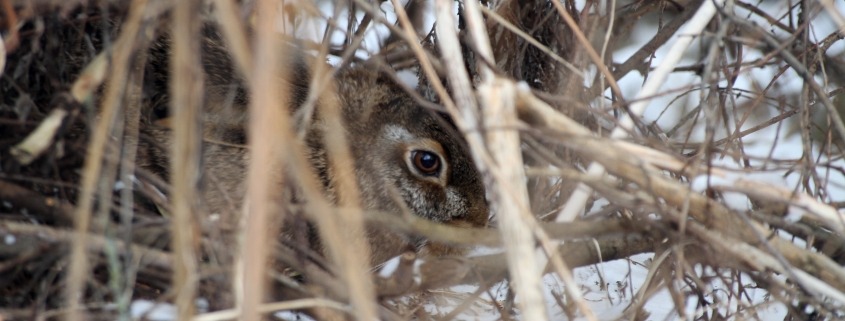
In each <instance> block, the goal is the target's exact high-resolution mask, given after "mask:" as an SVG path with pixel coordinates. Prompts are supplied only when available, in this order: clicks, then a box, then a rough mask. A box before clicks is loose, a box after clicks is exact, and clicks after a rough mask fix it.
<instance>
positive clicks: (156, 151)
mask: <svg viewBox="0 0 845 321" xmlns="http://www.w3.org/2000/svg"><path fill="white" fill-rule="evenodd" d="M206 33H207V34H209V35H208V36H207V38H208V39H206V40H205V41H204V45H203V56H202V65H203V67H204V71H205V73H206V77H205V78H206V83H205V88H206V96H205V105H204V111H205V115H206V116H205V121H204V125H203V126H204V133H205V136H206V138H207V140H206V143H205V144H204V145H203V156H202V157H203V163H204V165H203V177H204V179H203V182H204V183H203V186H202V188H203V200H202V202H203V204H204V206H205V208H206V210H207V211H208V212H211V213H216V212H225V211H238V210H239V209H240V206H241V204H242V202H243V197H244V192H245V182H244V181H245V178H246V169H247V167H248V163H249V160H248V152H247V150H246V149H245V145H246V140H247V137H246V132H247V130H246V125H247V112H246V110H247V107H246V106H247V104H248V102H249V98H248V97H247V92H248V90H247V89H246V87H245V84H244V83H243V82H242V81H240V80H238V79H237V77H233V75H235V74H236V73H235V72H234V67H233V65H232V62H231V58H230V56H229V54H228V53H227V51H226V49H225V48H224V47H223V45H222V44H221V43H222V42H221V41H219V39H218V38H215V36H214V33H213V32H212V33H208V32H206ZM167 41H168V40H167V39H166V38H165V39H163V40H162V41H159V42H158V43H157V44H156V45H155V47H154V48H153V49H152V55H151V56H150V57H151V59H152V60H153V64H155V65H154V66H152V67H150V68H148V74H149V75H151V76H149V78H150V80H149V81H148V83H152V84H154V85H153V86H152V88H151V89H149V96H150V97H151V98H152V102H153V103H151V104H150V105H151V106H149V107H148V111H147V112H146V114H148V116H149V118H150V119H153V120H155V118H157V117H160V116H161V112H160V111H161V110H164V109H166V107H167V97H166V93H167V88H166V87H165V86H166V83H167V77H168V76H167V70H168V68H167V66H166V57H167V51H168V47H169V45H168V43H167ZM292 56H296V57H300V58H301V57H303V56H307V54H305V53H302V52H297V53H296V54H295V55H292ZM300 58H296V59H282V60H283V63H285V64H288V65H287V66H288V68H287V70H290V71H291V73H292V74H291V77H287V78H288V79H291V81H292V82H293V83H292V84H291V91H290V92H291V93H292V96H293V98H292V99H291V102H290V104H288V105H289V106H287V108H289V112H290V113H291V114H292V115H293V114H295V113H296V112H297V111H298V110H299V109H300V105H301V103H302V101H303V100H304V98H305V96H306V95H307V92H308V91H307V90H308V88H307V84H308V83H309V78H310V76H309V70H308V64H307V63H306V62H305V61H306V60H307V59H300ZM334 82H335V88H336V91H335V93H334V94H335V95H336V96H337V97H336V98H337V99H336V101H338V102H339V103H340V107H341V116H342V119H343V121H344V124H345V125H344V128H343V131H344V133H345V134H346V137H347V141H348V143H349V145H350V146H349V149H350V151H351V154H352V157H353V158H354V160H353V164H354V168H355V177H356V179H357V186H358V188H359V194H360V200H361V204H360V206H361V207H362V209H364V210H374V211H380V212H384V213H391V214H397V215H398V214H401V213H402V212H403V211H409V212H410V213H411V214H414V215H416V216H419V217H421V218H425V219H428V220H432V221H436V222H441V223H446V224H452V225H456V226H475V227H478V226H484V225H485V224H486V223H487V220H488V211H489V210H488V205H487V202H486V200H485V192H484V187H483V185H482V181H481V177H480V175H479V172H478V171H477V169H476V167H475V165H474V164H473V161H472V159H471V158H470V157H469V155H468V154H467V151H466V148H464V143H463V141H462V138H461V136H460V135H458V134H457V132H456V131H455V130H454V129H453V128H452V127H451V125H450V123H449V121H448V119H446V118H444V117H443V116H441V115H439V114H438V113H435V112H433V111H431V110H428V109H426V108H423V107H421V106H419V105H418V104H417V103H416V102H415V101H414V100H413V98H412V97H411V96H410V95H409V94H408V93H407V92H405V90H403V89H402V88H401V87H400V86H399V85H397V84H395V83H394V82H392V81H391V80H390V79H389V78H388V77H386V76H384V75H381V74H379V73H376V72H373V71H369V70H366V69H365V68H362V67H357V66H351V67H346V68H344V69H342V70H338V71H337V72H336V76H335V79H334ZM156 86H158V87H156ZM319 110H320V108H316V111H317V113H315V114H314V115H313V116H312V118H311V119H310V121H308V122H306V124H307V125H306V124H294V126H293V127H297V126H309V127H308V128H304V129H305V131H306V132H307V133H308V134H307V135H306V138H305V140H306V141H305V144H304V145H305V146H307V150H306V153H307V154H308V155H306V156H307V157H308V159H309V161H310V164H311V166H312V168H313V170H314V172H315V173H317V175H318V176H319V179H320V180H321V181H322V183H323V188H324V192H325V194H326V196H327V198H328V199H330V200H331V199H334V197H333V195H334V187H333V186H332V184H333V183H332V182H333V181H334V180H333V175H334V171H333V169H332V168H331V167H330V166H328V165H327V164H328V162H327V159H326V157H327V156H326V154H327V153H326V152H325V150H324V144H323V142H322V139H321V136H322V131H323V130H324V129H323V128H320V124H321V122H320V121H319V120H320V115H319ZM292 119H295V117H292ZM148 132H150V133H151V136H153V137H155V140H157V141H158V143H160V144H161V145H167V144H168V139H169V135H168V133H167V131H166V130H159V129H151V130H148ZM166 150H167V149H166V148H164V149H162V148H150V149H149V150H148V151H146V152H144V153H142V156H141V159H140V160H139V162H140V163H141V164H142V166H145V167H149V168H152V169H153V170H154V171H158V172H162V173H164V174H165V175H166V168H167V166H166V162H167V154H166ZM271 179H272V178H271ZM280 183H281V182H280ZM397 196H398V197H397ZM279 198H280V201H281V202H285V201H289V200H290V199H291V198H292V196H291V195H290V194H287V195H279ZM368 229H369V233H368V238H369V243H370V245H371V248H372V257H371V259H370V262H371V264H373V265H376V264H379V263H381V262H383V261H385V260H387V259H389V258H391V257H393V256H395V255H398V254H400V253H401V252H402V251H405V250H407V249H409V248H415V249H418V250H422V251H423V252H426V253H430V254H432V255H443V254H456V253H460V251H461V250H460V249H457V248H453V247H450V246H446V245H439V244H431V245H429V244H427V242H426V241H425V240H420V239H412V238H409V237H406V236H403V235H398V234H396V233H394V232H390V231H385V230H384V229H381V228H377V227H368ZM312 230H313V228H312ZM283 233H293V229H291V228H288V229H285V231H284V232H283ZM310 233H311V238H313V235H315V234H314V233H313V231H311V232H310Z"/></svg>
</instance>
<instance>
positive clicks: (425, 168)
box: [411, 150, 440, 176]
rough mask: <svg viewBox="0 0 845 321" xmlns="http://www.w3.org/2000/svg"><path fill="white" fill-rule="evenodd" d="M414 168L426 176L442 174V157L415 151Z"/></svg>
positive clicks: (412, 156)
mask: <svg viewBox="0 0 845 321" xmlns="http://www.w3.org/2000/svg"><path fill="white" fill-rule="evenodd" d="M411 162H412V163H413V164H414V167H416V168H417V170H419V171H420V173H421V174H423V175H425V176H435V175H437V174H438V173H439V172H440V157H438V156H437V154H435V153H433V152H430V151H426V150H415V151H413V152H412V153H411Z"/></svg>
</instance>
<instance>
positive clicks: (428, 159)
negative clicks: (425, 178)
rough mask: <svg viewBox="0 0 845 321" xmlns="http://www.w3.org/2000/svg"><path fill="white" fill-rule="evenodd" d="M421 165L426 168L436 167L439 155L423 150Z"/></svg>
mask: <svg viewBox="0 0 845 321" xmlns="http://www.w3.org/2000/svg"><path fill="white" fill-rule="evenodd" d="M420 165H422V167H423V168H426V169H429V168H434V167H435V166H437V156H434V155H432V154H431V153H429V152H423V153H422V156H421V157H420Z"/></svg>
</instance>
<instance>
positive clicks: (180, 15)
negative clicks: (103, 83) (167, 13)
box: [170, 0, 204, 320]
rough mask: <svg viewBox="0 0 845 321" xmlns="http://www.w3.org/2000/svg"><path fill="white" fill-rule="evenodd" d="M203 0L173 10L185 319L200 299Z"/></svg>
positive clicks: (178, 280) (176, 281) (176, 244)
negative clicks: (197, 297)
mask: <svg viewBox="0 0 845 321" xmlns="http://www.w3.org/2000/svg"><path fill="white" fill-rule="evenodd" d="M201 3H202V2H201V1H195V0H185V1H179V2H178V3H177V4H176V6H175V8H174V10H173V32H172V36H173V51H172V54H171V64H170V70H171V75H173V81H172V82H171V85H170V88H171V95H172V97H173V98H172V99H173V100H172V102H171V106H170V111H171V113H172V115H173V121H174V123H175V124H177V125H176V126H174V128H173V146H172V149H171V155H172V158H171V159H172V164H171V167H172V168H173V174H172V180H171V181H172V182H173V213H172V217H173V223H172V234H173V241H172V248H173V255H174V258H175V259H176V262H175V263H176V264H175V266H174V268H173V291H174V292H175V293H174V295H175V297H176V298H175V300H174V303H175V304H176V308H177V316H176V317H177V318H179V319H181V320H186V319H189V318H191V317H193V315H194V314H195V313H196V308H195V301H196V293H197V285H198V282H199V275H198V268H197V261H198V258H199V256H198V255H197V251H198V249H199V248H198V245H199V244H198V238H197V228H196V226H197V221H198V220H197V214H198V206H197V202H196V200H197V199H198V197H199V196H200V193H199V192H198V191H197V188H198V186H199V181H200V171H199V170H198V169H199V168H200V164H201V157H202V151H201V150H200V147H201V143H202V130H201V128H200V125H201V122H202V118H201V112H202V104H203V96H204V94H203V90H204V86H203V78H204V77H203V70H202V66H201V65H200V61H199V59H196V57H199V56H200V54H201V51H200V50H201V49H200V42H201V40H200V29H201V28H202V23H201V17H200V14H199V13H200V9H201V8H202V6H201Z"/></svg>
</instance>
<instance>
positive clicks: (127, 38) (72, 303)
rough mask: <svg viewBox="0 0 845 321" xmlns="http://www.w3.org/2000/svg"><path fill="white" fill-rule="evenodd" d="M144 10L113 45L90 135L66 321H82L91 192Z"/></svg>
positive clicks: (135, 8)
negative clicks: (97, 116)
mask: <svg viewBox="0 0 845 321" xmlns="http://www.w3.org/2000/svg"><path fill="white" fill-rule="evenodd" d="M147 8H148V7H147V6H146V1H144V0H138V1H133V2H132V6H131V8H130V12H131V14H130V17H129V18H128V19H127V23H126V29H124V30H123V33H122V35H121V37H120V38H119V39H118V40H117V42H116V43H115V49H114V52H113V57H112V64H111V65H112V66H113V67H114V68H113V69H112V71H113V72H112V78H110V79H109V82H108V84H107V85H106V94H105V95H104V97H105V98H104V99H103V104H102V114H101V118H100V121H99V122H97V126H96V127H95V130H94V134H93V135H92V141H91V144H90V146H91V147H90V149H89V151H88V155H87V157H86V161H85V167H84V170H83V175H82V177H83V179H82V182H81V184H80V185H81V186H82V192H81V193H80V197H79V205H78V206H77V208H76V211H75V213H74V218H75V220H74V228H75V230H76V238H75V239H74V241H73V246H72V248H71V256H70V259H71V263H70V269H69V272H68V275H67V290H66V292H65V299H66V300H67V306H68V311H69V312H68V315H67V320H69V321H77V320H81V319H82V318H83V316H82V312H83V311H82V309H81V306H80V300H81V299H82V297H83V296H84V285H85V280H86V279H87V275H88V273H89V271H88V270H89V265H88V255H87V252H86V251H85V244H86V243H87V238H88V229H89V228H90V225H91V224H90V222H91V213H92V210H93V203H94V188H95V184H97V183H98V181H99V180H100V179H101V177H100V170H101V167H102V161H103V153H104V150H105V148H106V143H107V139H108V137H110V136H111V135H109V134H110V132H111V130H112V127H113V126H114V122H115V120H116V118H117V114H118V112H119V110H118V109H119V108H120V107H119V102H120V100H121V97H122V95H123V91H124V89H125V84H126V79H127V77H128V73H129V70H128V67H129V62H130V60H129V57H130V53H131V52H132V47H133V46H132V45H133V44H134V43H135V42H136V41H137V40H136V39H137V38H136V37H138V36H139V31H140V22H141V18H142V17H143V15H144V11H145V10H146V9H147ZM101 206H105V205H101Z"/></svg>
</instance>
